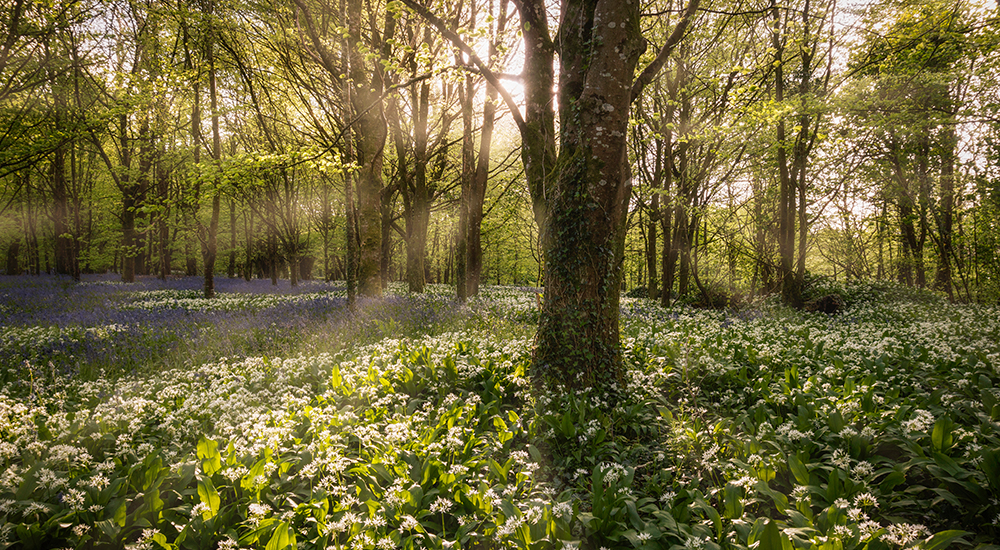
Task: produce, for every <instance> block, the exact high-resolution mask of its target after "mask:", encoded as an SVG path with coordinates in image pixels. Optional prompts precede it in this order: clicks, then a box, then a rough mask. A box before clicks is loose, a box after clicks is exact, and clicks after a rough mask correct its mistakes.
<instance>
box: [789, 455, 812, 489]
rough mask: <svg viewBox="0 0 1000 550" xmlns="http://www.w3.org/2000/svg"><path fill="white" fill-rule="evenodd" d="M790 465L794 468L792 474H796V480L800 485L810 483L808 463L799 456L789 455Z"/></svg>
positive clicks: (790, 467)
mask: <svg viewBox="0 0 1000 550" xmlns="http://www.w3.org/2000/svg"><path fill="white" fill-rule="evenodd" d="M788 467H789V469H791V470H792V475H793V476H795V481H798V482H799V485H809V470H807V469H806V465H805V464H803V463H802V461H801V460H799V457H798V456H796V455H789V456H788Z"/></svg>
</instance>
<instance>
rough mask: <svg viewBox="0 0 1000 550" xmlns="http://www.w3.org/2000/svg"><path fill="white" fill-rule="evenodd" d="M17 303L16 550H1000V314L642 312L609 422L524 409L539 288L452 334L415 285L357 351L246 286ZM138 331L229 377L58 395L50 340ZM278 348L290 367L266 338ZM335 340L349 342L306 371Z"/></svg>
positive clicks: (12, 516) (76, 374)
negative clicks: (224, 338) (226, 341)
mask: <svg viewBox="0 0 1000 550" xmlns="http://www.w3.org/2000/svg"><path fill="white" fill-rule="evenodd" d="M7 282H8V283H16V284H8V285H7V286H5V287H4V288H3V291H2V295H0V296H2V298H0V314H2V315H3V318H4V321H5V322H4V325H5V326H8V324H10V325H13V326H18V325H19V326H20V328H21V329H23V330H24V331H25V332H24V335H23V336H22V340H21V341H20V344H19V346H18V347H13V346H11V345H8V344H5V347H4V354H5V355H4V357H5V359H4V365H3V369H4V374H3V378H2V380H3V383H2V386H0V418H2V422H0V431H2V435H3V437H2V440H3V443H2V444H0V461H2V462H3V468H2V470H3V475H2V477H0V533H3V541H5V542H2V543H0V546H2V547H10V548H48V547H60V546H61V547H77V548H90V547H95V546H126V547H129V548H215V547H218V548H237V547H243V548H246V547H267V548H288V547H293V546H294V547H301V548H328V547H330V546H332V547H334V548H346V547H352V548H446V547H450V548H459V547H461V548H560V547H562V548H571V547H579V548H594V549H597V548H601V547H607V548H630V547H631V548H676V549H677V550H680V549H681V548H707V549H715V548H751V547H755V548H763V549H770V548H774V549H778V548H791V547H793V546H794V547H799V548H821V549H822V548H843V549H851V548H859V549H860V548H869V549H870V550H876V549H879V548H887V549H892V548H903V547H915V545H919V547H921V548H925V549H931V548H945V547H948V546H949V545H956V546H957V545H958V544H960V543H963V542H964V543H966V544H968V543H972V544H976V543H980V544H981V548H984V549H985V548H992V547H991V546H989V543H990V542H991V541H993V540H996V538H997V537H998V536H1000V526H998V523H997V519H996V518H997V517H1000V507H998V505H997V504H996V498H997V496H998V495H1000V466H998V464H1000V438H998V436H997V433H996V426H997V424H996V421H997V419H998V418H1000V394H998V393H997V391H996V386H997V384H998V383H1000V379H998V374H997V372H998V371H997V368H998V364H1000V345H998V342H1000V321H998V319H1000V315H998V311H997V310H996V308H993V307H984V306H958V305H952V304H949V303H948V302H946V301H944V300H942V299H939V298H937V297H935V296H932V295H929V294H913V293H912V292H909V291H906V290H904V289H902V288H901V287H895V288H893V287H887V286H886V285H883V284H868V285H865V284H856V285H850V286H843V287H834V286H832V285H829V284H827V285H826V287H824V289H823V292H834V291H836V292H841V293H842V294H843V296H844V297H845V302H846V303H847V304H848V305H847V306H846V308H845V310H844V311H843V312H842V313H840V314H838V315H836V316H827V315H823V314H818V313H817V314H810V313H804V312H798V311H792V310H788V309H785V308H783V307H780V306H775V305H770V303H768V302H764V303H762V304H759V305H758V306H757V308H756V309H740V310H722V311H714V310H695V309H689V308H684V307H679V308H673V309H664V308H661V307H660V306H658V305H656V304H655V303H653V302H651V301H649V300H642V299H639V300H633V299H625V300H624V301H623V306H622V319H623V323H622V326H623V333H622V336H623V340H624V349H623V352H624V357H625V362H626V365H627V367H628V381H627V385H626V387H624V388H620V389H619V391H618V392H617V393H615V394H614V395H611V394H608V395H602V394H597V393H595V392H589V393H588V392H586V391H584V392H579V393H569V392H561V391H559V390H558V388H556V389H555V390H554V391H552V392H549V393H538V392H537V391H536V390H533V389H531V388H530V384H529V383H528V379H527V378H526V376H525V372H526V369H527V367H528V361H529V357H530V347H531V340H530V334H531V332H532V327H531V323H532V322H533V319H534V317H533V315H532V312H533V311H534V310H535V308H536V297H535V292H536V291H537V290H536V289H518V288H510V287H507V288H504V287H487V288H484V296H482V297H479V298H477V299H475V300H472V301H470V302H469V303H468V304H467V305H466V306H464V307H455V306H451V307H445V304H446V303H450V301H449V300H445V299H444V297H443V296H441V295H440V294H438V295H437V296H440V298H439V299H440V300H441V301H440V302H436V305H430V304H435V302H434V299H438V298H434V296H435V295H434V294H432V295H431V299H428V298H426V297H420V296H417V295H407V294H405V293H404V292H403V290H402V288H399V289H398V290H396V291H394V292H396V293H397V294H394V295H390V296H389V297H387V299H386V303H385V304H382V305H377V304H374V303H372V304H369V305H368V309H367V310H364V308H360V309H362V311H361V312H359V313H358V314H357V317H353V318H351V319H352V320H353V321H357V322H359V324H360V326H361V327H362V328H360V329H355V330H352V328H351V326H352V325H351V323H350V322H340V323H333V321H332V320H333V319H336V318H340V319H341V320H343V319H346V317H343V316H345V315H346V311H344V306H343V304H342V302H341V301H340V299H339V298H336V297H331V296H330V295H336V294H337V293H339V292H340V291H339V290H336V289H335V288H334V287H331V286H322V285H315V287H313V288H309V285H304V286H303V287H302V288H299V289H296V290H294V291H290V290H287V289H286V290H283V291H280V292H273V291H272V292H271V293H264V292H262V290H268V289H269V287H263V286H259V287H242V288H241V287H240V286H237V285H236V284H235V283H234V284H233V286H232V287H229V288H227V287H225V286H220V297H221V300H220V301H219V302H220V303H221V304H229V305H228V306H226V307H223V308H219V307H216V305H215V304H214V303H212V302H208V301H201V302H199V301H198V299H196V298H194V297H193V296H190V297H189V296H187V294H188V293H191V292H192V291H188V290H184V289H183V288H182V287H183V284H182V281H177V282H174V283H171V284H172V286H173V288H165V287H167V286H168V285H167V284H165V283H159V282H152V281H148V282H145V283H140V284H137V285H121V284H107V283H101V282H99V281H95V282H94V283H89V284H88V283H84V284H82V285H71V284H68V283H67V282H66V281H63V280H59V279H37V278H35V279H30V278H16V279H10V280H8V281H7ZM95 283H96V284H95ZM191 284H192V285H193V286H194V287H195V288H196V287H197V281H193V282H191ZM158 285H159V288H157V286H158ZM32 288H34V290H31V289H32ZM26 289H27V290H26ZM237 291H238V292H237ZM444 292H447V289H442V290H441V293H442V294H443V293H444ZM66 296H72V297H74V298H75V301H74V302H72V304H73V305H72V306H70V307H73V308H76V309H75V310H69V311H66V310H64V309H63V308H65V307H66V304H67V302H66V301H65V300H64V298H65V297H66ZM319 296H325V297H326V298H325V301H323V300H321V299H320V298H319ZM46 297H48V299H46ZM165 298H170V300H166V299H165ZM171 300H172V301H171ZM209 304H212V307H211V308H209V307H205V306H207V305H209ZM237 304H239V305H238V306H237ZM394 304H395V305H394ZM139 311H144V312H145V313H144V314H143V315H144V316H140V317H134V318H133V319H135V320H138V321H141V323H142V324H144V325H145V326H146V330H145V332H133V333H130V334H129V337H130V338H131V339H133V340H135V341H137V343H136V344H134V348H132V351H137V350H140V349H142V348H143V347H144V346H145V347H148V348H149V349H151V350H157V349H159V350H165V349H168V348H170V347H171V346H176V345H178V344H177V343H176V342H177V340H183V339H185V338H170V337H168V335H169V334H170V333H173V332H174V331H177V330H178V329H179V328H182V327H184V326H188V327H198V330H197V331H193V332H191V333H189V335H188V336H187V337H186V338H191V337H193V338H195V339H196V341H197V342H198V345H200V346H204V347H206V348H208V349H209V350H213V351H215V352H221V351H225V352H226V353H227V356H225V357H223V356H215V357H211V358H208V356H209V355H210V353H211V352H206V353H205V355H202V356H199V357H200V358H201V359H203V360H201V362H198V357H194V356H192V358H191V359H190V360H188V361H187V362H186V363H175V364H173V365H171V364H170V363H169V359H168V358H170V357H171V355H170V354H169V353H163V354H162V355H161V356H160V358H159V359H157V360H152V362H151V363H149V364H148V365H145V366H144V365H139V364H136V365H135V366H134V367H132V368H129V369H119V370H108V371H106V372H105V374H104V376H89V377H88V375H87V373H86V372H84V371H76V370H73V369H63V368H61V367H62V366H64V365H65V364H66V363H59V362H58V359H57V358H58V357H60V356H62V355H60V354H58V353H55V351H56V350H57V349H60V348H62V349H73V346H74V344H73V342H72V341H71V340H70V339H68V338H64V339H61V340H58V339H56V340H53V339H51V338H50V337H49V336H47V334H49V333H48V332H47V331H51V330H53V329H54V328H60V329H61V328H68V327H67V324H66V323H65V322H64V321H65V320H67V319H73V318H75V319H76V323H77V329H78V330H79V331H83V332H87V331H91V332H100V331H101V330H107V329H106V327H105V328H102V327H104V325H102V324H101V323H102V322H103V321H105V320H110V319H117V320H118V321H119V322H124V320H125V319H126V318H127V316H128V315H137V312H139ZM178 311H183V312H184V313H183V315H184V316H187V317H190V318H191V320H190V321H189V323H190V324H189V325H184V324H183V323H182V322H181V321H178V320H177V319H178V317H175V316H174V315H175V313H176V312H178ZM319 311H325V313H323V314H322V315H321V314H319V313H318V312H319ZM366 311H367V312H366ZM429 311H434V312H436V313H433V314H431V315H430V316H427V315H428V312H429ZM61 314H62V315H63V317H60V315H61ZM119 315H121V316H122V317H116V316H119ZM255 315H260V316H261V317H264V316H268V315H270V316H276V315H284V316H295V317H299V318H301V319H304V322H303V323H301V324H300V325H297V326H295V327H293V328H288V327H270V328H265V327H258V328H257V329H255V330H250V331H248V332H247V333H246V335H244V334H240V333H239V332H237V333H235V334H234V336H233V340H234V341H235V342H238V343H239V346H244V349H243V350H242V351H241V350H239V349H235V348H223V347H222V346H215V347H213V346H212V344H211V342H210V340H212V339H215V338H220V337H221V335H220V334H221V333H217V334H215V335H214V336H213V337H212V338H209V337H208V336H207V334H208V332H204V331H205V326H204V325H202V324H200V323H202V322H203V321H204V320H205V319H215V320H217V321H219V322H220V323H222V324H223V325H224V324H225V323H228V322H231V321H232V319H233V318H235V317H236V316H246V317H248V318H253V317H254V316H255ZM228 316H232V317H228ZM322 318H325V319H326V320H325V321H324V322H320V321H318V319H322ZM418 319H419V320H418ZM8 321H9V323H8ZM31 327H35V331H34V332H30V331H28V329H30V328H31ZM126 330H131V329H130V328H128V327H126ZM255 331H256V332H255ZM282 332H285V333H288V332H297V333H298V334H297V335H296V336H295V337H294V340H295V344H294V345H292V344H290V343H286V344H284V345H278V346H274V347H270V348H267V347H266V346H265V347H264V348H259V347H255V346H254V344H253V343H252V342H251V339H250V338H249V337H248V336H247V335H248V334H251V333H254V334H258V335H265V334H267V335H272V336H278V335H279V334H280V333H282ZM321 337H322V338H326V339H328V340H331V339H332V340H339V344H338V346H333V345H331V346H330V347H329V348H328V349H327V350H326V351H321V350H319V349H317V348H310V347H308V346H305V345H303V343H305V342H310V341H314V340H313V339H314V338H315V339H319V338H321ZM164 341H169V342H173V343H172V344H170V345H165V344H163V342H164ZM120 345H122V344H120V343H116V344H114V345H110V346H109V347H111V348H115V346H120ZM283 346H284V347H283ZM41 349H48V350H50V355H49V357H50V358H51V359H50V361H51V365H52V367H50V366H47V365H46V364H45V363H38V362H36V358H37V355H32V354H37V353H39V351H38V350H41ZM115 349H116V350H117V351H118V352H121V351H127V350H124V349H123V348H120V347H118V348H115ZM261 349H266V350H268V352H269V353H268V355H261V354H260V350H261ZM18 350H20V351H21V353H23V354H24V355H23V356H22V357H19V358H16V359H15V356H16V354H17V353H18ZM132 351H129V352H132ZM274 351H283V353H281V354H271V353H270V352H274ZM63 355H65V354H63ZM108 357H110V356H108ZM118 357H122V356H121V355H118ZM144 357H147V358H148V357H150V355H146V356H144ZM106 360H107V361H109V364H112V361H111V359H110V358H106ZM55 366H58V367H59V368H54V367H55ZM126 372H127V373H128V374H125V373H126Z"/></svg>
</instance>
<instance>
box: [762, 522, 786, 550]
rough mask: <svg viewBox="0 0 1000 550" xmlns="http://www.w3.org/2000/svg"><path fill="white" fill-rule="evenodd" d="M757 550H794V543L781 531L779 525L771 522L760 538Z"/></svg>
mask: <svg viewBox="0 0 1000 550" xmlns="http://www.w3.org/2000/svg"><path fill="white" fill-rule="evenodd" d="M757 550H792V541H791V540H789V538H788V537H786V536H785V535H784V533H782V532H781V531H780V530H779V529H778V524H777V523H775V522H774V520H771V521H769V522H767V527H765V528H764V532H763V533H762V534H761V537H760V545H759V546H757Z"/></svg>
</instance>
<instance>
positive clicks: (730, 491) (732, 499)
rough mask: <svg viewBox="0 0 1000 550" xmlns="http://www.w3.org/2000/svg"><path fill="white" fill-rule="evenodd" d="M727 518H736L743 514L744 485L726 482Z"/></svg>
mask: <svg viewBox="0 0 1000 550" xmlns="http://www.w3.org/2000/svg"><path fill="white" fill-rule="evenodd" d="M724 495H725V501H726V519H736V518H738V517H740V516H742V515H743V502H742V501H741V499H742V498H743V487H740V486H739V485H734V484H732V483H729V484H726V492H725V493H724Z"/></svg>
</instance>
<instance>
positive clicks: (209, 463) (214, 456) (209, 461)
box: [198, 437, 222, 476]
mask: <svg viewBox="0 0 1000 550" xmlns="http://www.w3.org/2000/svg"><path fill="white" fill-rule="evenodd" d="M198 459H199V460H201V469H202V470H203V471H204V472H205V475H208V476H210V475H213V474H215V472H218V471H219V470H221V469H222V456H221V455H220V454H219V443H218V442H216V441H213V440H211V439H205V438H204V437H202V438H201V439H199V440H198Z"/></svg>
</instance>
